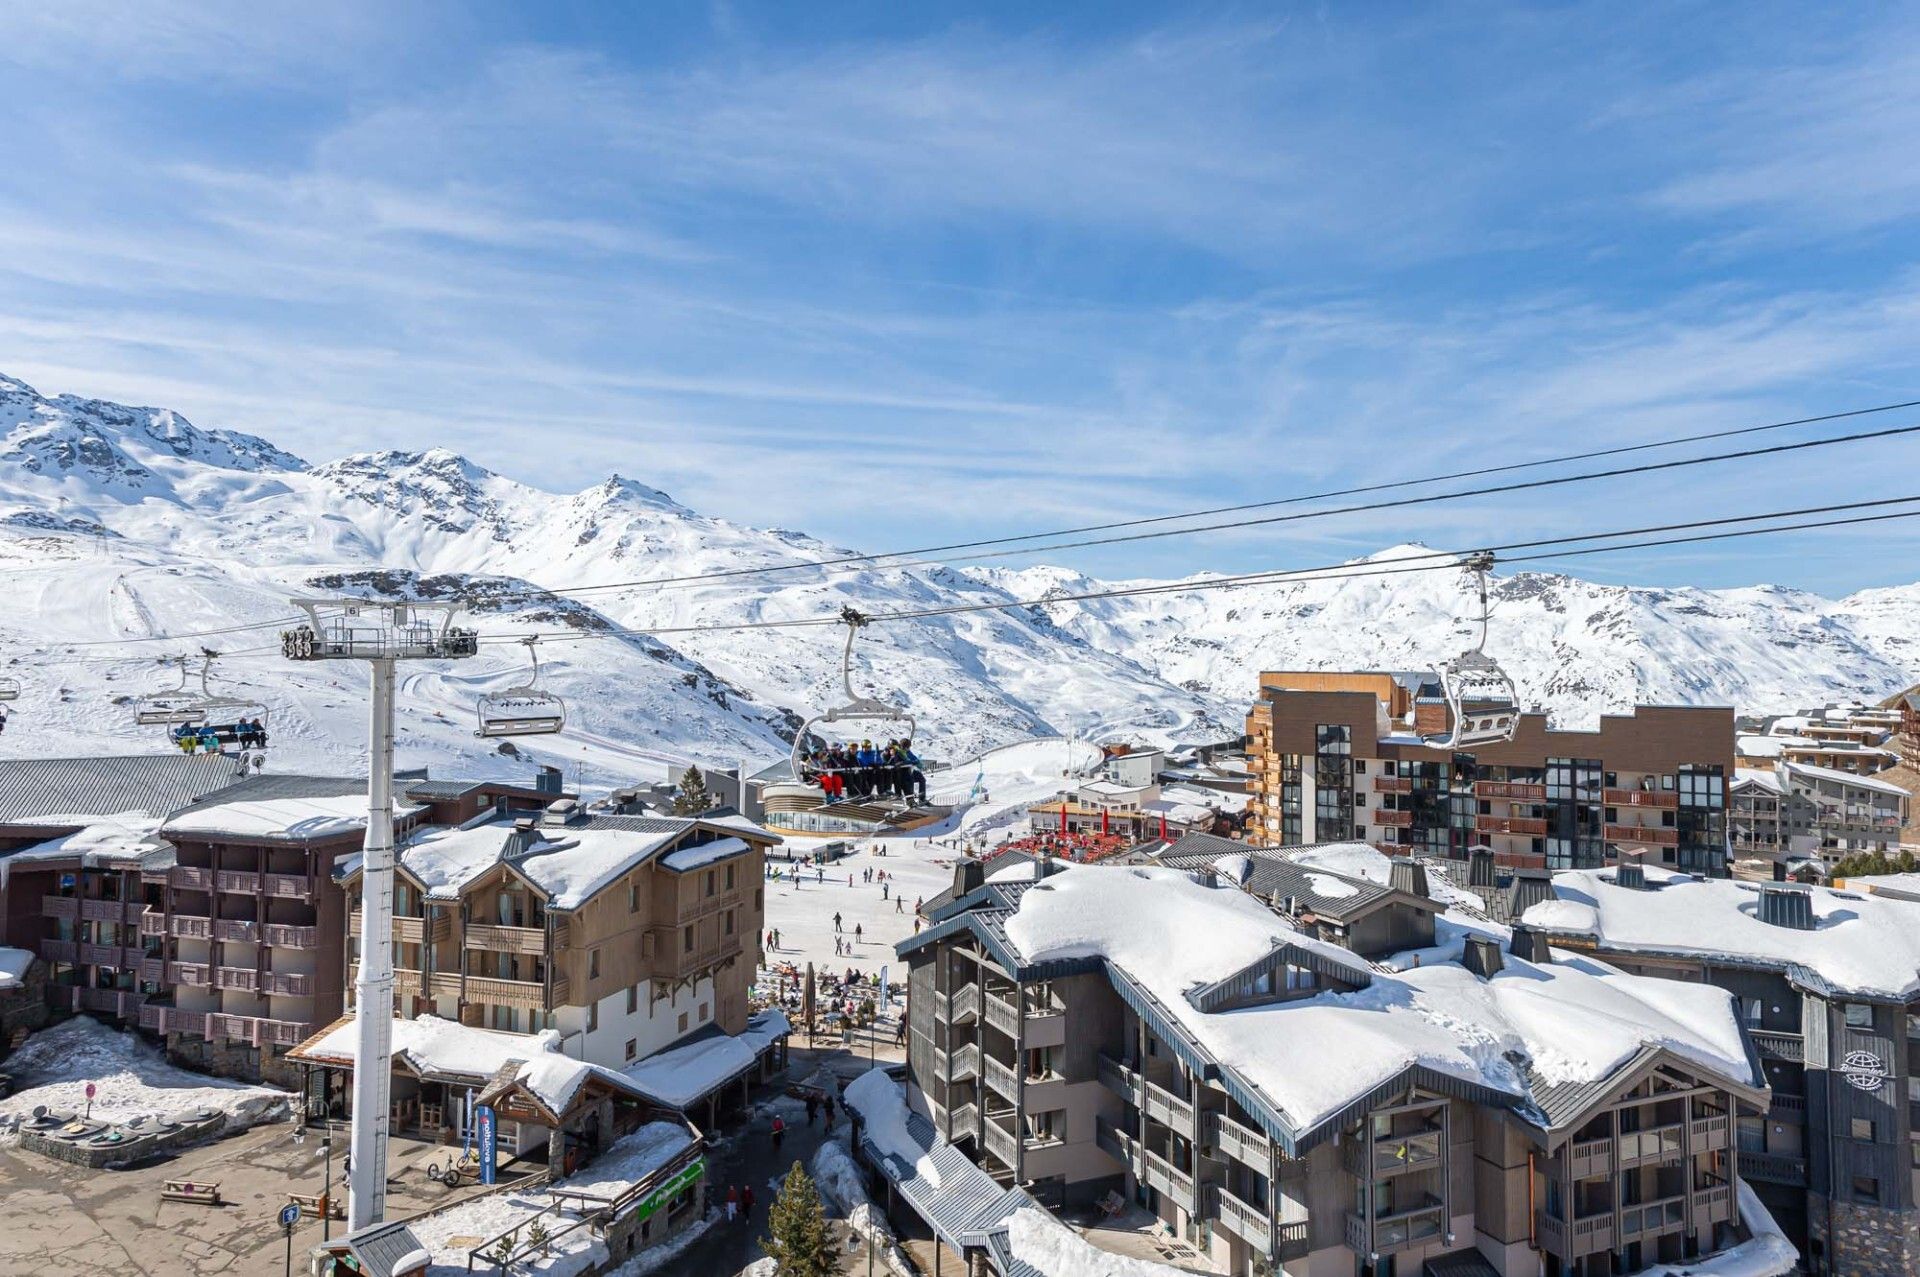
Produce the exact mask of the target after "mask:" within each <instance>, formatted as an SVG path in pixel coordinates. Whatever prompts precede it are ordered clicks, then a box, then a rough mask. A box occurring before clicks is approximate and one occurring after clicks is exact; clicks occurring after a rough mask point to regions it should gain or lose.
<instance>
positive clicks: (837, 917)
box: [833, 913, 840, 931]
mask: <svg viewBox="0 0 1920 1277" xmlns="http://www.w3.org/2000/svg"><path fill="white" fill-rule="evenodd" d="M833 929H834V930H835V931H838V930H840V915H839V914H838V913H836V914H834V915H833Z"/></svg>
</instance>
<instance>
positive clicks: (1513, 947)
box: [1507, 923, 1553, 967]
mask: <svg viewBox="0 0 1920 1277" xmlns="http://www.w3.org/2000/svg"><path fill="white" fill-rule="evenodd" d="M1507 948H1508V949H1509V950H1510V951H1511V952H1512V953H1513V956H1514V957H1516V958H1518V959H1520V960H1521V961H1522V962H1531V963H1533V964H1534V965H1535V966H1537V967H1543V966H1545V965H1547V964H1548V963H1549V962H1552V961H1553V954H1552V952H1551V951H1550V950H1549V949H1548V948H1547V937H1546V933H1545V932H1542V931H1535V930H1534V929H1533V928H1532V927H1528V926H1523V925H1522V924H1520V923H1515V924H1514V927H1513V942H1512V943H1511V944H1509V945H1508V946H1507Z"/></svg>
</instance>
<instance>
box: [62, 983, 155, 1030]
mask: <svg viewBox="0 0 1920 1277" xmlns="http://www.w3.org/2000/svg"><path fill="white" fill-rule="evenodd" d="M62 989H64V990H65V991H66V993H67V997H68V1006H69V1007H70V1008H71V1009H72V1010H75V1011H93V1012H96V1013H98V1014H100V1015H117V1016H119V1017H120V1018H121V1019H123V1020H133V1021H136V1022H137V1021H138V1019H139V1015H140V1008H141V1007H142V1006H143V1005H144V1004H145V1003H146V1000H147V995H146V994H144V993H135V992H134V991H133V990H131V989H86V988H79V987H76V986H73V985H56V986H55V987H54V990H53V991H56V992H57V991H58V990H62Z"/></svg>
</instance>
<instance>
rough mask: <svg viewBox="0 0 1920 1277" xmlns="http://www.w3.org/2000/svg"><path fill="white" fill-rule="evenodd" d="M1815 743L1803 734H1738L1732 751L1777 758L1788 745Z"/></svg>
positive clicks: (1753, 756) (1756, 756)
mask: <svg viewBox="0 0 1920 1277" xmlns="http://www.w3.org/2000/svg"><path fill="white" fill-rule="evenodd" d="M1815 743H1816V742H1814V741H1811V740H1808V739H1806V738H1805V737H1803V736H1740V737H1736V738H1735V740H1734V746H1733V752H1734V753H1735V754H1738V755H1739V756H1740V757H1742V758H1779V757H1782V756H1783V755H1785V753H1786V752H1787V746H1789V745H1812V744H1815Z"/></svg>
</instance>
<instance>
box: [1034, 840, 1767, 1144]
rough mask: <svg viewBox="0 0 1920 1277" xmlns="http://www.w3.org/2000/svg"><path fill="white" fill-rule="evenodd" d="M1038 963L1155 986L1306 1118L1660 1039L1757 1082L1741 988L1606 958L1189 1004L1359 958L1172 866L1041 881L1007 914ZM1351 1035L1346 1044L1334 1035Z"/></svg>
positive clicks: (1230, 1061)
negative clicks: (1226, 1005)
mask: <svg viewBox="0 0 1920 1277" xmlns="http://www.w3.org/2000/svg"><path fill="white" fill-rule="evenodd" d="M1005 930H1006V934H1007V937H1008V939H1009V940H1011V941H1012V942H1013V944H1014V946H1015V947H1016V948H1017V949H1018V950H1019V952H1020V953H1021V955H1022V957H1023V959H1024V960H1026V961H1029V962H1045V961H1049V960H1054V959H1066V958H1075V957H1100V958H1102V959H1104V960H1105V961H1107V962H1108V963H1111V964H1112V965H1113V966H1115V967H1117V968H1118V969H1119V970H1120V971H1122V972H1124V973H1125V974H1126V975H1127V976H1129V977H1131V978H1132V979H1133V980H1135V981H1136V982H1138V983H1139V984H1141V985H1142V986H1144V987H1145V988H1146V989H1147V990H1148V991H1149V992H1151V993H1152V994H1153V995H1154V996H1155V997H1156V998H1157V999H1159V1001H1160V1002H1161V1003H1162V1004H1163V1005H1164V1006H1165V1007H1167V1008H1168V1010H1169V1011H1170V1012H1171V1013H1172V1014H1173V1015H1174V1017H1175V1018H1176V1019H1178V1020H1179V1021H1180V1023H1181V1024H1182V1025H1183V1026H1184V1027H1185V1028H1186V1030H1187V1031H1188V1032H1189V1033H1191V1034H1192V1035H1193V1036H1194V1038H1195V1039H1196V1040H1197V1041H1199V1042H1200V1043H1201V1044H1202V1045H1203V1046H1205V1047H1206V1048H1207V1049H1208V1050H1209V1051H1210V1052H1212V1053H1213V1054H1214V1055H1215V1056H1216V1057H1218V1058H1219V1059H1220V1061H1221V1062H1222V1063H1223V1064H1225V1065H1226V1066H1227V1067H1229V1068H1231V1069H1233V1070H1234V1071H1235V1072H1236V1073H1237V1074H1238V1075H1239V1076H1240V1077H1241V1078H1242V1079H1243V1080H1244V1081H1245V1082H1247V1083H1248V1084H1249V1085H1250V1086H1251V1087H1252V1088H1253V1089H1254V1090H1256V1091H1257V1092H1259V1093H1260V1094H1262V1095H1264V1096H1265V1097H1266V1098H1267V1099H1268V1100H1269V1101H1270V1102H1271V1103H1272V1104H1273V1105H1274V1106H1275V1107H1276V1108H1278V1109H1279V1110H1280V1111H1282V1112H1284V1113H1285V1114H1286V1115H1287V1116H1288V1118H1289V1120H1290V1121H1292V1122H1293V1123H1294V1124H1295V1125H1296V1127H1298V1128H1301V1129H1304V1128H1307V1127H1310V1126H1313V1125H1315V1124H1316V1123H1318V1122H1320V1121H1322V1120H1324V1119H1325V1118H1327V1117H1328V1116H1330V1115H1331V1114H1333V1113H1334V1112H1337V1111H1338V1110H1339V1109H1340V1108H1341V1107H1343V1106H1344V1105H1346V1104H1347V1103H1349V1102H1351V1101H1352V1100H1353V1099H1354V1098H1356V1097H1358V1096H1360V1095H1364V1094H1365V1093H1366V1092H1368V1091H1369V1090H1371V1089H1372V1088H1374V1087H1375V1086H1378V1085H1380V1084H1381V1083H1383V1082H1386V1081H1388V1080H1389V1079H1390V1078H1392V1077H1394V1076H1396V1075H1397V1074H1399V1073H1400V1072H1402V1071H1403V1070H1405V1069H1407V1068H1409V1067H1411V1066H1413V1065H1416V1064H1418V1065H1425V1066H1427V1067H1429V1068H1432V1069H1435V1070H1437V1071H1439V1072H1442V1073H1446V1074H1449V1075H1451V1076H1454V1077H1458V1078H1460V1079H1462V1080H1465V1081H1468V1082H1472V1083H1476V1084H1478V1085H1481V1086H1485V1087H1488V1088H1490V1089H1492V1090H1495V1091H1499V1092H1504V1093H1506V1094H1509V1095H1514V1096H1523V1095H1525V1094H1526V1093H1527V1088H1528V1066H1529V1065H1530V1066H1531V1070H1532V1072H1533V1074H1534V1075H1536V1076H1538V1077H1539V1079H1540V1080H1542V1081H1544V1082H1547V1083H1564V1082H1586V1081H1593V1080H1597V1079H1599V1078H1601V1077H1604V1076H1606V1075H1607V1074H1609V1073H1611V1072H1612V1071H1613V1070H1615V1069H1617V1068H1618V1067H1620V1066H1621V1065H1623V1064H1625V1063H1626V1062H1627V1061H1628V1060H1630V1059H1631V1058H1632V1057H1633V1056H1634V1055H1636V1054H1637V1053H1638V1052H1639V1051H1641V1050H1642V1049H1644V1048H1646V1047H1649V1046H1663V1047H1667V1048H1670V1049H1672V1050H1674V1051H1675V1052H1677V1053H1678V1054H1680V1055H1681V1056H1683V1057H1685V1058H1687V1059H1689V1060H1691V1061H1693V1062H1695V1063H1696V1064H1699V1065H1700V1066H1702V1067H1704V1068H1707V1069H1710V1070H1713V1071H1715V1072H1717V1073H1719V1074H1721V1075H1723V1076H1728V1077H1732V1078H1736V1079H1740V1080H1742V1081H1748V1082H1750V1081H1751V1077H1750V1068H1749V1066H1748V1063H1747V1057H1746V1048H1745V1045H1744V1043H1743V1041H1742V1039H1741V1036H1740V1026H1739V1023H1738V1021H1737V1020H1736V1019H1735V1017H1734V1013H1733V1005H1732V1002H1731V1000H1730V998H1729V997H1728V995H1727V994H1726V993H1725V992H1724V991H1722V990H1719V989H1716V988H1713V987H1711V986H1693V985H1685V984H1678V983H1674V982H1671V981H1662V980H1654V979H1647V978H1642V977H1637V976H1630V975H1626V974H1624V973H1622V972H1619V971H1615V970H1614V969H1613V968H1611V967H1608V966H1606V965H1605V964H1602V963H1598V962H1591V961H1565V962H1555V963H1553V964H1550V965H1546V966H1535V965H1533V964H1531V963H1527V962H1523V961H1521V960H1519V959H1517V958H1514V957H1512V956H1511V955H1508V956H1507V959H1506V961H1505V963H1504V965H1503V967H1502V969H1501V970H1500V971H1499V972H1498V973H1497V974H1496V975H1495V976H1494V978H1493V979H1491V980H1482V979H1480V978H1479V977H1477V976H1475V975H1474V974H1472V973H1471V972H1469V971H1467V970H1466V969H1465V968H1464V967H1460V966H1457V965H1453V964H1450V963H1440V964H1435V965H1429V966H1421V967H1418V968H1415V969H1412V970H1408V971H1402V972H1398V973H1375V972H1372V971H1371V970H1370V969H1366V968H1364V967H1358V968H1357V969H1356V975H1357V977H1358V978H1361V979H1365V980H1367V981H1368V984H1367V987H1365V988H1362V989H1359V990H1357V991H1355V992H1352V993H1324V994H1321V995H1319V996H1317V997H1314V998H1310V999H1305V1000H1301V1001H1296V1002H1285V1003H1279V1004H1272V1005H1268V1006H1260V1007H1253V1008H1248V1009H1243V1010H1237V1011H1225V1012H1217V1013H1211V1014H1209V1013H1203V1012H1201V1011H1199V1010H1197V1009H1196V1008H1195V1007H1194V1006H1193V1004H1192V1003H1191V1002H1189V1001H1188V1000H1187V997H1186V995H1187V993H1188V992H1189V991H1191V990H1192V989H1193V988H1194V987H1195V986H1198V985H1205V984H1211V983H1213V982H1215V981H1218V980H1221V979H1224V978H1226V977H1227V976H1230V975H1232V974H1233V973H1234V972H1236V971H1239V970H1241V969H1243V968H1245V967H1246V966H1248V965H1249V964H1251V963H1252V962H1254V961H1256V960H1257V959H1259V958H1262V957H1264V956H1265V955H1266V954H1267V953H1269V952H1270V951H1271V950H1272V949H1273V948H1274V947H1275V946H1276V945H1280V944H1294V945H1298V946H1302V947H1305V948H1309V949H1313V950H1315V951H1316V952H1318V953H1320V954H1321V955H1322V956H1323V957H1326V958H1328V959H1330V960H1333V961H1337V962H1340V963H1342V964H1343V965H1346V966H1349V967H1356V966H1357V963H1358V960H1357V959H1355V958H1354V956H1353V955H1352V954H1350V953H1348V952H1347V951H1346V950H1344V949H1340V948H1337V947H1335V946H1333V945H1330V944H1327V943H1325V942H1323V941H1320V940H1317V939H1313V938H1310V937H1307V936H1305V935H1303V934H1301V933H1299V932H1297V931H1295V930H1294V929H1293V928H1292V927H1291V926H1290V925H1289V924H1287V923H1286V922H1285V921H1284V920H1282V919H1280V918H1278V917H1276V916H1275V915H1274V914H1272V913H1271V912H1269V911H1268V910H1267V909H1266V908H1265V907H1264V906H1262V905H1261V904H1260V903H1259V902H1258V901H1256V900H1254V899H1253V898H1251V897H1249V896H1246V895H1244V894H1242V893H1241V892H1239V891H1237V890H1234V889H1230V888H1208V887H1205V886H1202V885H1200V884H1199V883H1198V882H1197V881H1195V880H1194V879H1193V878H1192V877H1190V876H1189V875H1187V874H1184V873H1180V872H1178V871H1174V870H1166V869H1132V868H1102V867H1098V866H1094V867H1087V868H1082V869H1081V870H1079V871H1078V872H1075V873H1072V874H1066V875H1061V876H1059V877H1056V878H1052V879H1049V880H1048V881H1047V882H1046V883H1044V884H1040V885H1036V886H1034V887H1031V888H1029V889H1028V890H1026V891H1025V892H1024V893H1023V894H1022V896H1021V898H1020V903H1019V908H1018V910H1017V911H1016V912H1014V913H1013V914H1012V915H1011V916H1010V917H1008V919H1007V920H1006V923H1005ZM1334 1041H1337V1042H1339V1043H1340V1044H1341V1049H1340V1051H1338V1052H1327V1051H1324V1050H1322V1049H1321V1048H1320V1044H1322V1043H1325V1042H1334Z"/></svg>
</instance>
